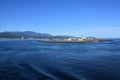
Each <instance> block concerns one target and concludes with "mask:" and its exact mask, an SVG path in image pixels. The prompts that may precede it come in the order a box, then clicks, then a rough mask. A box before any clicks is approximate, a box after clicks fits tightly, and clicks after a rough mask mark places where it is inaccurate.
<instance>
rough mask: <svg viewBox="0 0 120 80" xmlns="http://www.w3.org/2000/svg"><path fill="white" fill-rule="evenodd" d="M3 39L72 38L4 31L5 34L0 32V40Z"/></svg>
mask: <svg viewBox="0 0 120 80" xmlns="http://www.w3.org/2000/svg"><path fill="white" fill-rule="evenodd" d="M1 37H5V38H6V37H7V38H21V37H26V38H30V37H33V38H40V37H42V38H43V37H44V38H45V37H71V36H62V35H58V36H53V35H51V34H48V33H38V32H33V31H24V32H21V31H4V32H0V38H1Z"/></svg>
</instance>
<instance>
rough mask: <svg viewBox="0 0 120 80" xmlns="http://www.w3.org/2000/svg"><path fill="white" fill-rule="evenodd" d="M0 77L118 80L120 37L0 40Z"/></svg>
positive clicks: (11, 79) (8, 79) (2, 79)
mask: <svg viewBox="0 0 120 80" xmlns="http://www.w3.org/2000/svg"><path fill="white" fill-rule="evenodd" d="M0 80H120V40H114V41H112V42H102V43H42V42H37V41H36V40H0Z"/></svg>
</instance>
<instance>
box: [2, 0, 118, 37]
mask: <svg viewBox="0 0 120 80" xmlns="http://www.w3.org/2000/svg"><path fill="white" fill-rule="evenodd" d="M3 31H35V32H40V33H49V34H52V35H71V36H85V37H86V36H94V37H109V38H120V0H0V32H3Z"/></svg>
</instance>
